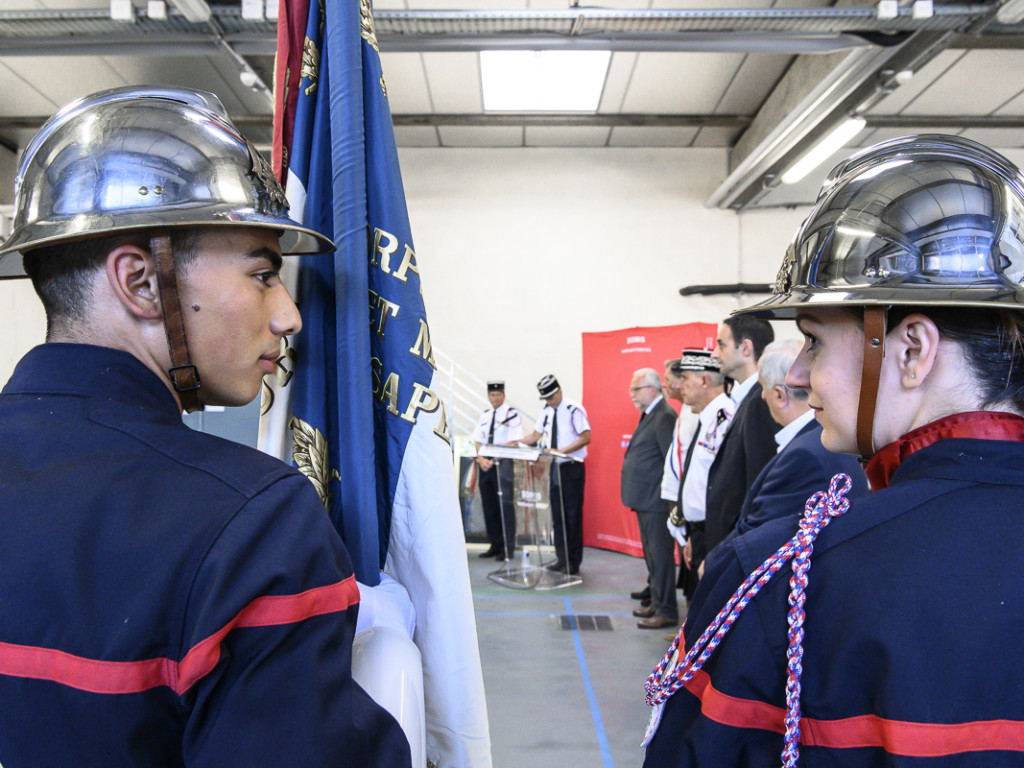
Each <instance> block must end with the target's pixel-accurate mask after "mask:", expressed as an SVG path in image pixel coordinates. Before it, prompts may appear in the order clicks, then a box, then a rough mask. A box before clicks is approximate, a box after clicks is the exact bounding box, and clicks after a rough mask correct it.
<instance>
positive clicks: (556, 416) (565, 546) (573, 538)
mask: <svg viewBox="0 0 1024 768" xmlns="http://www.w3.org/2000/svg"><path fill="white" fill-rule="evenodd" d="M537 391H538V392H539V393H540V399H541V400H543V401H544V403H545V406H544V408H543V409H542V410H541V412H540V416H538V417H537V423H536V424H535V425H534V431H533V432H531V433H530V434H529V435H527V436H526V437H524V438H523V439H522V442H523V443H524V444H526V445H537V443H539V442H541V441H542V440H543V442H544V444H545V446H546V447H547V448H550V449H551V450H553V451H558V452H559V453H563V454H567V455H568V456H571V457H573V458H575V459H579V461H572V460H570V459H568V458H562V457H559V458H556V459H555V460H554V461H552V462H551V483H550V487H549V493H550V499H551V530H552V534H553V535H554V539H555V556H556V557H557V560H556V561H555V562H554V563H551V564H550V565H548V566H547V567H548V570H552V571H563V572H564V573H566V574H577V573H579V570H580V563H582V562H583V488H584V485H585V483H586V479H587V476H586V472H585V470H584V465H583V459H584V458H586V456H587V446H588V445H589V444H590V421H589V420H588V419H587V412H586V410H584V408H583V406H582V405H580V404H579V403H574V402H573V401H571V400H568V399H567V398H565V397H564V396H563V395H562V387H561V385H560V384H559V383H558V379H556V378H555V377H554V376H552V375H551V374H548V375H547V376H544V377H543V378H542V379H541V380H540V381H538V382H537ZM563 521H564V525H563Z"/></svg>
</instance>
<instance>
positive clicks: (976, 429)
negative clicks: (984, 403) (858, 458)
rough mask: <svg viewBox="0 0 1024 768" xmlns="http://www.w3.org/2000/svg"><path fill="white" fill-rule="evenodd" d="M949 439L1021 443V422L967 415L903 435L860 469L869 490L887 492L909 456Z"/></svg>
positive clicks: (1023, 422)
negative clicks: (899, 468) (869, 487)
mask: <svg viewBox="0 0 1024 768" xmlns="http://www.w3.org/2000/svg"><path fill="white" fill-rule="evenodd" d="M950 437H967V438H972V439H974V440H1010V441H1014V442H1024V418H1021V417H1020V416H1016V415H1014V414H1012V413H998V412H996V411H971V412H968V413H955V414H953V415H952V416H946V417H944V418H941V419H939V420H938V421H933V422H931V423H930V424H925V425H924V426H923V427H918V428H917V429H915V430H913V431H911V432H907V434H905V435H903V437H901V438H899V439H898V440H896V441H895V442H892V443H889V444H888V445H887V446H885V447H884V448H882V450H880V451H879V452H878V453H876V454H875V455H874V456H872V457H871V461H869V462H868V464H867V466H866V467H865V468H864V471H865V472H866V473H867V476H868V482H869V483H871V488H872V490H876V491H877V490H879V489H880V488H887V487H888V486H889V481H890V480H891V479H892V476H893V473H894V472H895V471H896V468H897V467H898V466H899V465H900V464H901V463H903V461H904V459H906V458H907V457H908V456H910V455H911V454H912V453H915V452H917V451H919V450H921V449H922V448H927V447H928V446H929V445H932V444H934V443H937V442H938V441H939V440H945V439H947V438H950Z"/></svg>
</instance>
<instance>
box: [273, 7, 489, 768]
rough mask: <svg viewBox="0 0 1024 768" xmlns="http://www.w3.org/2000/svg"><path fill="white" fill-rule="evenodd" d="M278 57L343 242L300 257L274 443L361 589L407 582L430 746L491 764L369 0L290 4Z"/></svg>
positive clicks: (279, 149)
mask: <svg viewBox="0 0 1024 768" xmlns="http://www.w3.org/2000/svg"><path fill="white" fill-rule="evenodd" d="M307 8H308V10H307ZM303 22H304V23H303ZM277 69H278V82H277V92H278V93H277V96H278V102H279V103H278V111H277V114H276V116H275V167H276V168H277V170H278V171H279V173H281V174H282V175H285V172H286V191H287V194H288V198H289V202H290V203H291V205H292V213H293V215H295V216H296V217H297V218H298V217H299V216H300V215H301V218H302V220H303V223H304V224H305V225H307V226H310V227H312V228H314V229H317V230H319V231H320V232H322V233H323V234H325V235H327V236H328V237H331V238H332V239H333V240H334V241H335V243H336V244H337V246H338V251H337V255H336V256H335V257H334V259H333V260H332V259H331V258H329V257H328V258H323V257H321V258H317V257H303V259H302V262H301V267H300V269H299V275H298V284H297V287H296V299H297V302H298V304H299V308H300V310H301V312H302V321H303V329H302V332H301V333H299V334H298V335H297V336H296V337H295V338H294V339H293V340H291V342H290V347H289V348H288V350H287V352H286V354H285V356H284V358H285V359H284V360H283V363H282V370H283V371H285V375H284V376H283V377H281V376H279V379H278V386H277V387H269V388H268V389H266V390H265V397H264V409H263V410H264V415H263V419H262V421H261V438H260V439H261V447H263V448H264V450H268V451H270V452H274V453H277V454H278V455H281V456H282V457H287V458H291V460H293V461H294V462H295V464H296V466H298V467H299V469H300V470H301V471H302V472H303V473H305V474H306V475H307V476H308V477H309V478H310V480H311V481H312V482H313V483H314V485H315V486H316V487H317V490H318V491H319V493H320V497H321V499H322V500H323V502H324V505H325V507H326V508H327V511H328V514H329V515H330V517H331V520H332V521H333V522H334V524H335V527H336V528H337V529H338V531H339V533H340V534H341V536H342V538H343V539H344V541H345V545H346V547H347V548H348V550H349V553H350V554H351V556H352V560H353V564H354V567H355V572H356V578H357V579H358V580H359V581H360V582H361V583H362V584H366V585H370V586H373V585H376V584H378V582H379V581H380V575H379V574H380V571H381V570H382V569H384V570H386V571H387V572H388V573H389V574H390V575H391V576H393V577H394V578H395V579H396V580H397V581H398V582H399V583H400V584H401V585H402V586H403V587H405V589H406V590H407V591H408V593H409V596H410V598H411V600H412V603H413V605H414V607H415V610H416V630H415V634H414V638H413V639H414V641H415V643H416V645H417V647H418V648H419V651H420V654H421V657H422V663H423V679H424V690H425V700H426V702H425V703H426V751H427V757H428V758H429V759H430V760H431V761H432V762H433V763H435V764H436V765H438V766H442V767H444V766H453V767H454V766H459V767H461V768H476V767H477V766H479V767H480V768H487V766H490V764H491V759H490V743H489V735H488V729H487V714H486V703H485V701H484V695H483V680H482V675H481V672H480V661H479V651H478V647H477V642H476V626H475V620H474V615H473V606H472V595H471V591H470V586H469V572H468V567H467V565H466V554H465V546H464V540H463V533H462V521H461V512H460V505H459V501H458V495H457V489H456V482H455V477H454V469H453V460H452V453H451V445H450V441H451V435H450V428H449V424H448V419H447V415H446V412H445V406H444V404H443V403H442V401H441V399H440V398H439V397H438V395H437V394H436V392H437V388H436V386H435V381H434V377H435V366H434V359H433V354H432V351H431V340H430V328H429V325H428V323H427V318H426V312H425V309H424V303H423V296H422V290H421V286H420V275H419V265H418V262H417V259H416V252H415V250H414V246H413V240H412V233H411V230H410V226H409V217H408V212H407V209H406V203H405V192H404V190H403V187H402V178H401V173H400V170H399V165H398V152H397V150H396V147H395V138H394V131H393V128H392V124H391V112H390V107H389V106H388V101H387V87H386V84H385V80H384V76H383V73H382V70H381V63H380V56H379V51H378V49H377V41H376V37H375V35H374V31H373V18H372V13H371V9H370V5H369V1H368V0H363V2H359V0H326V2H321V3H319V4H318V3H315V2H314V3H312V7H309V4H308V2H306V0H297V1H292V0H282V2H281V9H280V12H279V32H278V63H277ZM291 104H294V108H293V109H294V112H292V111H291V110H292V108H291V107H290V105H291ZM300 212H301V214H300ZM289 403H290V407H289ZM289 437H290V439H289Z"/></svg>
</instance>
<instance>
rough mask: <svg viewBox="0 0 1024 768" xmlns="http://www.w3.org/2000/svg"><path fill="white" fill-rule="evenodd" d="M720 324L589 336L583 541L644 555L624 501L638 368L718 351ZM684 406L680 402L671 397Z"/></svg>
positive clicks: (586, 348) (586, 341)
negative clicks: (688, 353)
mask: <svg viewBox="0 0 1024 768" xmlns="http://www.w3.org/2000/svg"><path fill="white" fill-rule="evenodd" d="M717 330H718V326H717V325H716V324H714V323H685V324H683V325H667V326H662V327H657V328H624V329H622V330H619V331H605V332H603V333H584V334H583V407H584V408H586V410H587V417H588V418H589V419H590V445H588V446H587V459H586V461H587V464H586V466H587V480H586V485H585V491H584V492H585V496H584V501H583V543H584V545H586V546H588V547H600V548H602V549H611V550H614V551H616V552H624V553H626V554H629V555H635V556H637V557H642V556H643V548H642V547H641V545H640V529H639V527H638V525H637V521H636V514H635V513H634V512H633V511H632V510H630V509H628V508H626V507H624V506H623V505H622V501H621V497H620V494H619V482H620V478H621V475H622V459H623V457H624V456H625V455H626V446H627V445H629V439H630V437H632V435H633V429H634V428H635V427H636V425H637V422H638V421H639V419H640V412H639V411H638V410H637V409H636V408H635V407H634V406H633V402H632V400H630V398H629V382H630V379H631V378H632V377H633V372H634V371H636V370H638V369H640V368H653V369H654V370H656V371H657V372H658V373H659V374H661V373H663V372H664V370H665V361H666V360H672V359H675V358H678V357H679V353H680V352H681V351H682V350H683V349H684V348H693V349H712V348H714V346H715V334H716V332H717ZM668 402H669V404H670V405H671V406H672V407H673V408H675V409H676V411H678V410H679V407H680V403H678V402H676V401H675V400H669V401H668Z"/></svg>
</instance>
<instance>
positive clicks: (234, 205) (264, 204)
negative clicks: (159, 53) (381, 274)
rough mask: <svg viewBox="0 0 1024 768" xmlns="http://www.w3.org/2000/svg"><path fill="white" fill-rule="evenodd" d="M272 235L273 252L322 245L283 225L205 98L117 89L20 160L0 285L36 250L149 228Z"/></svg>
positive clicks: (263, 166)
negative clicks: (276, 237)
mask: <svg viewBox="0 0 1024 768" xmlns="http://www.w3.org/2000/svg"><path fill="white" fill-rule="evenodd" d="M210 225H213V226H230V225H235V226H238V225H242V226H250V227H262V228H269V229H274V230H277V231H279V232H280V233H281V235H282V239H281V249H282V252H283V253H285V254H305V253H309V254H312V253H326V252H329V251H332V250H334V245H333V244H332V243H331V241H330V240H328V239H327V238H326V237H323V236H322V235H320V234H319V233H317V232H314V231H312V230H310V229H307V228H304V227H302V226H300V225H299V224H298V223H297V222H295V221H293V220H292V219H291V218H290V217H289V215H288V203H287V202H286V200H285V197H284V191H283V190H282V189H281V185H280V184H278V182H277V180H276V179H275V178H274V175H273V172H272V171H271V169H270V167H269V166H268V165H267V163H266V162H265V161H264V160H263V158H262V157H261V156H260V154H259V153H258V152H257V151H256V149H255V147H253V145H252V144H250V143H249V142H248V141H246V139H245V138H244V137H243V136H242V135H241V134H240V133H239V132H238V129H236V128H235V126H234V125H233V124H232V123H231V120H230V118H229V117H228V115H227V111H226V110H225V109H224V106H223V105H222V104H221V102H220V100H219V99H218V98H217V97H216V96H215V95H213V94H212V93H206V92H203V91H194V90H188V89H183V88H175V87H164V86H148V87H128V88H117V89H113V90H108V91H102V92H100V93H95V94H93V95H91V96H86V97H84V98H82V99H79V100H78V101H75V102H73V103H71V104H69V105H68V106H66V107H64V108H63V109H61V110H60V111H59V112H57V113H56V114H55V115H54V116H53V117H52V118H50V120H49V121H47V123H46V124H45V125H44V126H43V127H42V128H41V129H40V130H39V132H38V133H37V134H36V136H35V137H34V138H33V139H32V142H31V143H30V144H29V145H28V147H27V149H26V150H25V153H24V156H23V158H22V161H21V166H20V168H19V170H18V175H17V178H16V180H15V212H14V221H13V227H12V232H11V236H10V237H9V238H8V239H7V241H6V242H5V243H4V244H3V245H2V246H0V278H11V277H23V276H24V271H23V269H22V264H21V254H23V253H25V252H27V251H30V250H32V249H33V248H38V247H40V246H46V245H52V244H56V243H60V242H68V241H72V240H80V239H83V238H86V237H92V236H97V235H109V234H113V233H117V232H126V231H131V230H145V229H150V228H152V227H163V228H180V227H194V226H210Z"/></svg>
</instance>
